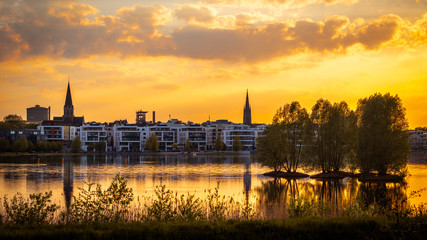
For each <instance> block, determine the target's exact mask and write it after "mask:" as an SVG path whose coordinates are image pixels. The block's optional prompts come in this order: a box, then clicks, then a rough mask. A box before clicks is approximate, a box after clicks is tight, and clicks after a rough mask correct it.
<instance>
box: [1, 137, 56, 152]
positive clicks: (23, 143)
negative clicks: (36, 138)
mask: <svg viewBox="0 0 427 240" xmlns="http://www.w3.org/2000/svg"><path fill="white" fill-rule="evenodd" d="M34 151H36V152H60V151H62V142H59V141H58V142H48V141H40V142H37V143H36V144H34V143H33V142H31V141H27V139H26V138H25V136H21V137H20V138H18V139H16V140H15V141H14V142H12V143H10V142H9V140H7V139H5V138H0V152H34Z"/></svg>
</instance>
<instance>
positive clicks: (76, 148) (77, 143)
mask: <svg viewBox="0 0 427 240" xmlns="http://www.w3.org/2000/svg"><path fill="white" fill-rule="evenodd" d="M81 149H82V141H81V140H80V137H79V136H77V137H75V138H74V139H73V141H71V152H73V153H78V152H80V150H81Z"/></svg>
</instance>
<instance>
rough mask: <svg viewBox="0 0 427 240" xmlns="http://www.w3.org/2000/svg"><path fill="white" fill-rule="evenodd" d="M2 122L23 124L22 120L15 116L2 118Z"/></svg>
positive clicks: (10, 115)
mask: <svg viewBox="0 0 427 240" xmlns="http://www.w3.org/2000/svg"><path fill="white" fill-rule="evenodd" d="M3 121H5V122H23V121H24V120H23V119H22V117H21V116H18V115H16V114H9V115H7V116H5V117H4V118H3Z"/></svg>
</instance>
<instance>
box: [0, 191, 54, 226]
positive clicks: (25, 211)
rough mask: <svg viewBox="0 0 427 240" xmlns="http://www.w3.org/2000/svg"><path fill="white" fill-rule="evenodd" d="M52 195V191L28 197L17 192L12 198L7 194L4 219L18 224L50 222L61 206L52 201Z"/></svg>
mask: <svg viewBox="0 0 427 240" xmlns="http://www.w3.org/2000/svg"><path fill="white" fill-rule="evenodd" d="M51 197H52V191H50V192H45V193H34V194H30V196H29V198H27V199H25V198H24V197H23V196H22V194H21V193H17V194H16V195H15V196H13V198H12V199H11V200H8V199H7V197H6V196H5V197H4V201H3V206H4V212H5V216H4V219H3V221H4V222H5V223H7V224H17V225H26V224H42V223H49V222H51V221H52V220H53V217H54V214H55V212H56V210H57V209H58V208H59V206H57V205H56V204H52V203H51V199H50V198H51Z"/></svg>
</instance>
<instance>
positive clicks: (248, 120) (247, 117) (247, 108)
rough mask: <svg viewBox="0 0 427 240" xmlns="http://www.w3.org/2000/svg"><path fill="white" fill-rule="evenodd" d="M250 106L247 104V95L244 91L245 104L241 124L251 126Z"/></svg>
mask: <svg viewBox="0 0 427 240" xmlns="http://www.w3.org/2000/svg"><path fill="white" fill-rule="evenodd" d="M251 115H252V114H251V105H250V104H249V93H248V90H247V89H246V103H245V108H244V109H243V124H246V125H251V124H252V116H251Z"/></svg>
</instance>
